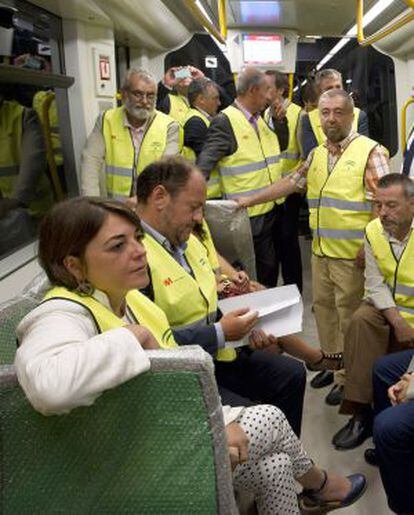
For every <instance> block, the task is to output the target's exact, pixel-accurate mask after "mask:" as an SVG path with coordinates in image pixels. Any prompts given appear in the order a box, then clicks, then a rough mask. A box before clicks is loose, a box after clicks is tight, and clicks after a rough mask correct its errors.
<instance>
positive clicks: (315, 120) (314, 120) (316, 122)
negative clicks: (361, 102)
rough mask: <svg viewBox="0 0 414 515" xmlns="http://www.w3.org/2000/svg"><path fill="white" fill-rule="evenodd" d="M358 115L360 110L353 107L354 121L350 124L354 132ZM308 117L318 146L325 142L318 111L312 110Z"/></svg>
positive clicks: (356, 129)
mask: <svg viewBox="0 0 414 515" xmlns="http://www.w3.org/2000/svg"><path fill="white" fill-rule="evenodd" d="M360 114H361V110H360V109H358V107H354V120H353V122H352V129H353V130H354V131H355V132H358V121H359V116H360ZM308 115H309V121H310V124H311V127H312V130H313V133H314V134H315V138H316V141H317V142H318V145H322V143H323V142H324V141H325V140H326V136H325V133H324V132H323V129H322V125H321V120H320V117H319V109H314V110H313V111H311V112H310V113H308Z"/></svg>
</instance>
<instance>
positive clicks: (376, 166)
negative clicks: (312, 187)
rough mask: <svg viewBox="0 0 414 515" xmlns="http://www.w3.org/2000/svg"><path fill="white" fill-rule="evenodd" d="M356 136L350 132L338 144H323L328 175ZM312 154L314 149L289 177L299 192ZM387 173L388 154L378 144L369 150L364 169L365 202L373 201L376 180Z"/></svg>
mask: <svg viewBox="0 0 414 515" xmlns="http://www.w3.org/2000/svg"><path fill="white" fill-rule="evenodd" d="M358 136H359V134H358V133H357V132H354V131H351V132H350V133H349V134H348V136H347V137H346V138H345V139H343V140H342V141H340V142H339V143H332V142H331V141H328V140H327V141H326V142H325V143H324V146H325V147H326V148H327V149H328V173H331V172H332V170H333V169H334V166H335V165H336V163H337V162H338V159H339V158H340V157H341V155H342V154H343V153H344V152H345V150H346V148H347V147H348V145H349V144H350V143H351V141H353V140H354V139H355V138H357V137H358ZM314 152H315V149H313V150H312V151H311V152H310V154H309V156H308V158H307V160H306V161H305V162H304V163H303V164H302V165H301V166H300V167H299V168H298V169H297V170H295V171H294V172H293V173H292V174H291V175H290V180H291V181H292V182H293V183H294V184H295V186H296V187H297V188H298V189H300V190H306V185H307V174H308V170H309V167H310V165H311V163H312V159H313V154H314ZM388 173H390V169H389V165H388V152H387V150H386V149H385V148H384V147H383V146H382V145H380V144H378V145H377V146H376V147H374V148H373V149H372V150H371V153H370V155H369V157H368V161H367V165H366V168H365V175H364V183H365V196H366V199H367V200H373V198H374V196H375V192H376V189H377V183H378V180H379V179H380V178H381V177H383V176H384V175H387V174H388Z"/></svg>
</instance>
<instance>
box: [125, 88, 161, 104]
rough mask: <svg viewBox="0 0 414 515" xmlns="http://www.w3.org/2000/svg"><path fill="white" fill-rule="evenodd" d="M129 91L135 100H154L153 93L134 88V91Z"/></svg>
mask: <svg viewBox="0 0 414 515" xmlns="http://www.w3.org/2000/svg"><path fill="white" fill-rule="evenodd" d="M129 93H130V94H131V95H132V96H133V97H135V98H136V99H137V100H144V99H145V100H148V102H154V100H155V96H156V95H155V93H145V92H144V91H139V89H135V90H134V91H129Z"/></svg>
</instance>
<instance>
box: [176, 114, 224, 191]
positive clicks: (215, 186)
mask: <svg viewBox="0 0 414 515" xmlns="http://www.w3.org/2000/svg"><path fill="white" fill-rule="evenodd" d="M194 116H197V117H198V118H200V120H202V121H203V122H204V123H205V125H206V127H210V120H209V119H208V118H207V116H205V115H204V114H203V113H201V112H200V111H199V110H198V109H194V108H191V109H190V110H189V111H187V114H186V115H185V118H184V126H185V124H186V123H187V122H188V120H190V118H193V117H194ZM183 156H184V157H185V158H186V159H188V160H189V161H191V162H192V163H195V162H196V155H195V152H194V150H193V149H192V148H190V147H184V148H183ZM220 197H221V190H220V179H219V175H218V172H217V168H213V170H212V171H211V173H210V178H209V180H208V181H207V198H208V199H212V198H220Z"/></svg>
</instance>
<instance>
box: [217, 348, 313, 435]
mask: <svg viewBox="0 0 414 515" xmlns="http://www.w3.org/2000/svg"><path fill="white" fill-rule="evenodd" d="M215 373H216V380H217V384H218V385H219V391H220V395H221V397H222V403H223V404H230V406H251V405H254V404H273V405H274V406H277V407H278V408H280V409H281V410H282V411H283V413H284V414H285V415H286V418H287V419H288V421H289V424H290V425H291V426H292V429H293V430H294V432H295V433H296V434H297V435H298V436H299V435H300V428H301V423H302V409H303V395H304V392H305V385H306V372H305V369H304V367H303V364H302V363H301V362H300V361H297V360H295V359H293V358H289V357H287V356H280V355H276V354H271V353H269V352H266V351H262V350H256V351H251V350H250V349H243V350H241V351H239V354H238V356H237V359H236V360H235V361H231V362H224V361H216V362H215Z"/></svg>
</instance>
